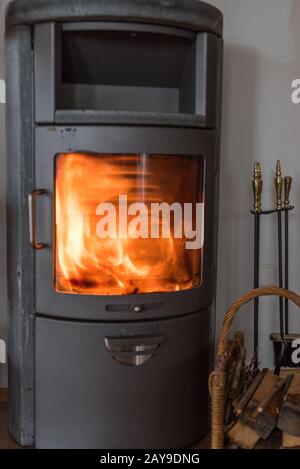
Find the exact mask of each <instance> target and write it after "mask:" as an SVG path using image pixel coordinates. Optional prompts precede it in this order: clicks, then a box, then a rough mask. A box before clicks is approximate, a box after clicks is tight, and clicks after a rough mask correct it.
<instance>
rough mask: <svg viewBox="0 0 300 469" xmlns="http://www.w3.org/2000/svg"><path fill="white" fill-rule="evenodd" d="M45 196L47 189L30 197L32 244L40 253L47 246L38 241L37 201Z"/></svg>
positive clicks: (39, 190)
mask: <svg viewBox="0 0 300 469" xmlns="http://www.w3.org/2000/svg"><path fill="white" fill-rule="evenodd" d="M44 194H46V190H45V189H36V190H34V191H32V192H31V193H30V194H29V195H28V205H29V236H30V244H31V246H32V247H33V249H35V250H36V251H40V250H41V249H43V248H44V247H45V246H46V245H45V244H42V243H39V242H38V241H37V239H36V199H37V197H39V196H41V195H44Z"/></svg>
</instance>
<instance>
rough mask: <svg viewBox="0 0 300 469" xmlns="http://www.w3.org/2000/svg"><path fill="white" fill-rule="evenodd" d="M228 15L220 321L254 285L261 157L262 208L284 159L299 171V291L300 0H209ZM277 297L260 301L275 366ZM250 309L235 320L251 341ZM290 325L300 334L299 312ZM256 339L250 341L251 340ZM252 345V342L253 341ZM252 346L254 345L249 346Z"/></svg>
mask: <svg viewBox="0 0 300 469" xmlns="http://www.w3.org/2000/svg"><path fill="white" fill-rule="evenodd" d="M208 3H211V4H213V5H215V6H217V7H219V8H220V9H221V10H222V11H223V13H224V18H225V33H224V38H225V74H224V100H223V101H224V108H223V142H222V164H221V198H220V234H219V271H218V291H217V323H218V327H220V324H221V321H222V318H223V316H224V314H225V311H226V309H227V308H228V307H229V306H230V304H231V302H232V301H233V300H234V299H235V298H236V297H237V296H239V295H240V294H243V293H244V292H246V291H247V290H249V289H251V288H252V285H253V284H252V282H253V280H252V272H253V270H252V262H253V261H252V259H253V247H252V246H253V235H252V232H253V220H252V218H251V216H250V215H249V209H250V207H251V204H252V189H251V178H252V171H253V163H254V161H256V160H257V161H260V162H261V163H262V167H263V178H264V197H263V201H264V207H265V208H269V207H272V205H273V204H274V182H273V180H274V171H275V169H274V168H275V163H276V160H277V159H281V161H282V166H283V171H284V174H285V175H291V176H293V177H294V187H293V191H292V200H293V202H294V203H295V205H296V210H295V212H294V213H293V215H292V217H291V226H292V228H291V229H292V233H291V284H290V288H292V289H294V290H295V291H297V292H300V263H299V255H300V249H299V244H298V242H299V241H298V238H299V235H300V218H299V208H300V163H299V157H300V104H299V105H295V104H292V103H291V98H290V96H291V82H292V81H293V79H295V78H300V1H299V0H251V1H249V0H208ZM276 236H277V235H276V218H273V217H272V218H266V219H264V220H263V228H262V256H261V282H262V284H264V285H266V284H271V283H274V282H276V281H277V276H278V269H277V251H276ZM277 305H278V303H277V301H274V300H272V299H266V300H263V301H262V305H261V322H260V342H261V356H260V357H261V360H262V362H263V363H264V364H266V365H271V364H272V348H271V345H270V342H269V339H268V336H269V334H270V332H272V331H273V332H275V331H278V327H279V321H278V312H277V311H278V306H277ZM251 313H252V308H251V307H246V308H244V309H243V310H242V312H241V315H240V317H239V319H238V321H237V323H236V328H238V329H241V330H244V331H245V332H246V333H247V337H248V338H249V339H252V324H253V323H252V317H253V316H252V314H251ZM292 326H293V328H294V331H296V332H299V333H300V311H298V312H297V311H296V310H295V309H294V308H293V311H292ZM250 342H252V341H250ZM249 347H250V344H249ZM251 351H252V345H251Z"/></svg>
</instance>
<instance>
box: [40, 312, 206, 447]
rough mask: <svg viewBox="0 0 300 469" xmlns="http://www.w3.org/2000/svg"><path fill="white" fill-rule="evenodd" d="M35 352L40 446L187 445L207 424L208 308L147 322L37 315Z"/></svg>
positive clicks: (194, 439) (203, 432)
mask: <svg viewBox="0 0 300 469" xmlns="http://www.w3.org/2000/svg"><path fill="white" fill-rule="evenodd" d="M146 349H148V350H146ZM35 354H36V388H35V389H36V392H35V410H36V417H35V419H36V446H37V448H39V449H44V448H50V449H55V448H73V449H74V448H75V449H76V448H77V449H78V448H79V449H80V448H83V449H89V448H91V449H100V448H126V449H128V448H184V447H187V446H188V445H191V444H192V443H193V442H195V441H198V440H200V438H201V437H202V436H203V435H204V434H205V433H206V431H207V416H208V407H209V403H208V389H207V380H206V377H207V375H208V359H209V311H203V312H201V313H197V314H194V315H191V316H188V317H183V318H175V319H174V318H173V319H168V320H165V321H146V322H141V323H128V322H127V323H114V324H105V323H103V324H101V323H100V324H99V323H93V322H92V323H84V322H81V321H80V322H77V321H63V320H53V319H50V320H49V319H46V318H37V320H36V347H35ZM136 365H138V366H136Z"/></svg>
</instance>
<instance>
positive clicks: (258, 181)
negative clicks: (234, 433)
mask: <svg viewBox="0 0 300 469" xmlns="http://www.w3.org/2000/svg"><path fill="white" fill-rule="evenodd" d="M262 189H263V181H262V177H261V166H260V163H255V164H254V179H253V193H254V206H253V207H254V288H258V287H259V257H260V215H261V210H262V204H261V196H262ZM258 322H259V298H255V300H254V356H255V366H256V367H257V366H258Z"/></svg>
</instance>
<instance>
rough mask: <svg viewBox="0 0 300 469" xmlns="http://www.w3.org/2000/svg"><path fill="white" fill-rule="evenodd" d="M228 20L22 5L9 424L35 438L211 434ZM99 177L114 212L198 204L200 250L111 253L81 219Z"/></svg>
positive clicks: (11, 151)
mask: <svg viewBox="0 0 300 469" xmlns="http://www.w3.org/2000/svg"><path fill="white" fill-rule="evenodd" d="M222 21H223V18H222V14H221V13H220V12H219V11H218V10H217V9H215V8H213V7H211V6H209V5H206V4H204V3H202V2H198V1H194V0H183V1H177V0H173V1H172V0H171V1H169V2H162V1H158V0H151V1H149V2H144V1H139V0H126V1H124V0H120V2H110V1H108V0H102V1H95V0H88V1H86V2H81V1H77V0H69V1H61V0H60V1H56V0H52V1H49V2H47V3H45V2H43V1H40V0H34V1H32V0H31V1H28V0H15V1H13V2H12V3H11V4H10V6H9V8H8V12H7V32H6V57H7V94H8V96H7V101H8V104H7V122H8V125H7V141H8V142H7V145H8V190H7V221H8V290H9V308H10V311H9V313H10V314H9V321H10V324H9V363H10V368H9V395H10V411H9V426H10V432H11V434H12V435H13V437H14V438H15V439H16V440H17V441H18V442H19V443H20V444H22V445H24V446H30V445H34V444H36V446H37V447H38V448H49V447H50V448H64V447H67V448H82V447H83V448H108V447H110V448H138V447H140V448H145V447H148V448H155V447H156V448H157V447H160V448H166V447H173V448H178V447H185V446H188V445H190V444H192V443H193V442H194V441H196V440H197V439H200V437H201V436H202V435H203V434H204V433H205V432H206V430H207V413H208V390H207V376H208V371H209V368H210V356H212V354H211V353H210V351H211V350H212V347H213V340H214V315H213V306H212V305H213V297H214V283H215V282H214V281H215V273H216V247H217V241H216V240H217V215H218V214H217V206H218V172H219V148H220V127H221V126H220V122H221V91H222V46H223V42H222ZM76 168H77V169H76ZM172 168H174V169H172ZM78 171H79V172H78ZM87 171H89V172H88V173H86V172H87ZM112 173H113V179H112V178H111V174H112ZM78 174H80V177H79V176H78ZM84 174H86V176H84ZM116 174H117V177H116ZM195 174H196V176H195ZM104 176H105V177H104ZM141 181H142V183H141ZM141 184H142V185H143V191H142V192H141V190H140V187H141ZM98 186H103V187H101V191H100V189H99V191H100V192H99V194H100V195H101V194H102V195H103V194H104V192H105V191H106V192H105V193H106V194H107V195H103V196H102V195H101V197H100V199H101V200H99V202H103V201H106V202H107V201H110V202H111V201H113V205H114V206H115V207H117V206H118V205H117V202H116V195H120V194H121V192H125V193H126V194H127V196H128V194H129V199H130V200H131V201H133V202H139V201H141V200H140V199H142V200H143V201H145V192H146V194H147V197H146V199H147V200H146V202H147V203H149V202H151V201H152V202H153V201H155V202H158V201H159V202H163V201H164V200H163V199H164V197H165V198H166V199H167V201H169V202H170V203H171V202H175V198H176V197H177V196H178V197H179V198H180V200H178V202H181V203H188V202H195V201H196V202H197V203H199V205H202V207H203V213H202V215H203V219H204V229H203V233H202V236H203V242H202V244H201V246H200V248H199V252H198V253H191V252H189V253H187V252H185V251H184V249H183V244H182V243H180V242H179V241H178V240H176V239H172V240H171V241H169V242H165V241H163V242H162V243H160V241H157V240H156V241H155V240H151V241H148V240H147V242H146V241H145V242H144V241H143V242H142V241H140V242H139V244H138V245H137V244H135V240H133V242H132V241H130V244H129V243H128V240H126V242H125V241H124V239H123V238H120V239H118V240H117V246H116V243H114V246H113V251H112V247H111V245H110V244H107V243H106V244H105V243H102V244H101V246H100V247H99V244H98V245H97V246H98V247H97V248H96V247H95V244H91V236H90V228H89V229H86V228H83V226H84V227H86V220H81V223H79V220H80V217H81V214H82V212H84V213H89V207H90V206H92V207H94V205H93V204H94V203H95V200H94V197H93V191H94V189H93V188H94V187H98ZM119 186H120V188H119ZM117 188H118V189H117ZM145 188H146V189H145ZM104 189H105V190H104ZM126 191H127V192H126ZM141 194H142V195H143V197H142V195H141ZM195 194H196V195H195ZM28 196H29V205H30V210H29V211H28ZM82 201H84V203H85V204H86V205H85V207H86V210H85V209H84V204H83V206H81V205H80V204H82V203H83V202H82ZM91 204H92V205H91ZM75 206H79V211H78V210H77V211H76V213H75V212H74V207H75ZM68 207H72V210H71V209H70V210H69V209H68ZM118 207H119V206H118ZM61 214H62V215H61ZM70 214H71V215H72V216H73V215H74V214H75V215H74V216H73V218H72V219H71V217H70ZM66 220H68V221H67V222H66ZM74 220H75V222H74ZM95 220H96V218H95V216H94V215H90V218H89V220H88V223H91V226H94V224H95ZM83 221H84V222H85V224H84V223H83ZM16 227H17V229H16ZM75 234H76V236H75ZM30 240H31V244H30ZM186 241H187V240H186ZM149 243H150V244H149ZM128 246H129V247H130V246H131V247H130V250H129V247H128ZM137 246H138V247H137ZM77 248H78V249H79V251H77ZM100 248H101V249H100ZM116 256H117V257H116ZM99 259H101V262H100V261H99ZM108 259H110V261H109V262H108ZM116 259H118V260H116ZM99 265H100V266H99ZM158 267H159V269H158ZM187 272H190V273H191V275H190V277H188V278H187Z"/></svg>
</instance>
